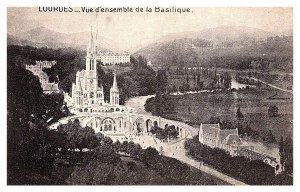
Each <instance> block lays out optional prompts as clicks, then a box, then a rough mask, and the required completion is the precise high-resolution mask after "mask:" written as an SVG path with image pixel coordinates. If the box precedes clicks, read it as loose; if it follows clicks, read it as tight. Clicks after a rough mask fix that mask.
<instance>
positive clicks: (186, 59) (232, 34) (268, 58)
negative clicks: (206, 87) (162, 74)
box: [135, 27, 293, 70]
mask: <svg viewBox="0 0 300 192" xmlns="http://www.w3.org/2000/svg"><path fill="white" fill-rule="evenodd" d="M230 29H232V30H230ZM272 35H273V34H272V33H268V32H265V31H263V30H259V29H255V28H248V27H219V28H214V29H206V30H203V31H200V32H198V33H197V32H186V33H180V34H170V35H169V36H167V37H166V38H165V39H164V40H161V41H160V42H157V43H153V44H150V45H148V46H146V47H144V48H142V49H140V50H138V51H137V52H136V53H135V54H136V55H142V56H144V57H146V58H147V60H151V62H152V64H154V65H157V66H182V65H184V66H195V65H202V66H215V65H218V66H219V67H225V68H237V69H238V68H239V67H240V68H243V69H247V68H250V65H251V62H252V61H253V62H256V61H258V62H266V63H267V64H268V65H269V64H271V65H272V66H275V68H278V69H284V70H285V69H287V68H288V69H291V68H292V61H293V37H292V36H282V37H278V36H275V37H274V36H272ZM262 64H263V63H262Z"/></svg>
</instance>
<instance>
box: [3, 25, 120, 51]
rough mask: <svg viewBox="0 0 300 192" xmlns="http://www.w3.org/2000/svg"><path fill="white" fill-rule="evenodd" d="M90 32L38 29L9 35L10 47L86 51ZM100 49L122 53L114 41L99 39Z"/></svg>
mask: <svg viewBox="0 0 300 192" xmlns="http://www.w3.org/2000/svg"><path fill="white" fill-rule="evenodd" d="M89 38H90V32H89V31H85V32H79V33H60V32H56V31H53V30H50V29H48V28H45V27H38V28H34V29H31V30H29V31H26V32H22V33H19V34H15V35H8V45H21V46H24V45H29V46H33V47H38V48H39V47H48V48H53V49H57V48H66V47H72V48H76V49H80V50H85V49H86V45H87V44H88V42H89ZM98 39H99V41H98V44H99V45H100V47H99V48H100V49H104V50H112V51H115V52H121V51H122V50H120V49H119V48H118V47H117V46H116V43H115V42H114V41H113V40H110V39H108V38H105V37H103V36H100V37H98Z"/></svg>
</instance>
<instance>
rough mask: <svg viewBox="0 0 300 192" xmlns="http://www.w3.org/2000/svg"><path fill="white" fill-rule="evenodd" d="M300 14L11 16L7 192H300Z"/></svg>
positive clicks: (158, 11) (69, 10)
mask: <svg viewBox="0 0 300 192" xmlns="http://www.w3.org/2000/svg"><path fill="white" fill-rule="evenodd" d="M293 43H294V41H293V7H175V6H170V7H163V6H162V7H160V6H153V7H151V6H148V7H147V6H143V7H142V6H140V7H138V6H136V7H130V6H124V7H104V6H103V7H102V6H100V5H99V6H98V7H54V6H53V7H7V64H6V68H7V69H6V70H7V115H6V117H7V129H6V132H7V136H6V137H7V165H6V166H7V170H6V171H7V178H6V179H7V185H8V186H12V185H63V186H65V185H102V186H103V185H109V186H111V185H123V186H124V185H126V186H127V185H139V186H141V185H142V186H144V185H158V186H161V185H164V186H166V185H167V186H173V185H176V186H180V185H189V186H199V185H209V186H212V185H213V186H219V185H221V186H224V185H226V186H227V185H238V186H245V185H256V186H257V185H259V186H261V185H264V186H274V185H280V186H281V185H285V186H286V185H288V186H292V185H293V184H294V182H293V175H294V174H293V157H294V155H293V146H294V145H293V108H294V107H293V78H294V77H293Z"/></svg>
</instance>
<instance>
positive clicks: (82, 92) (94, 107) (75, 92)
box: [65, 31, 125, 114]
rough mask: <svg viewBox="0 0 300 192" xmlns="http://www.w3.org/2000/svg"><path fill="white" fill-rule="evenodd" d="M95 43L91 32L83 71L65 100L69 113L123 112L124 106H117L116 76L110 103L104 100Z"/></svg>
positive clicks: (77, 75) (78, 75)
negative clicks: (99, 80) (69, 108)
mask: <svg viewBox="0 0 300 192" xmlns="http://www.w3.org/2000/svg"><path fill="white" fill-rule="evenodd" d="M96 44H97V42H94V37H93V32H92V31H91V36H90V40H89V44H88V46H87V55H86V64H85V70H82V71H78V72H77V74H76V81H75V83H73V84H72V94H71V97H69V96H68V95H66V96H65V100H66V101H67V102H68V103H69V106H71V112H72V113H74V114H78V113H102V112H118V111H124V110H125V108H124V106H120V105H119V89H118V85H117V78H116V74H114V80H113V84H112V87H111V88H110V101H105V100H104V92H103V86H102V85H101V84H100V85H99V84H98V76H97V51H98V50H97V45H96Z"/></svg>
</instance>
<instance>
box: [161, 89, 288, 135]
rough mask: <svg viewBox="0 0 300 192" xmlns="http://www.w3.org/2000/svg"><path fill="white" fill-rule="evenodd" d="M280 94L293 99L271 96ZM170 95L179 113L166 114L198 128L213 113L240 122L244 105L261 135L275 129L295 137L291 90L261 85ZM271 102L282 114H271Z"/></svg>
mask: <svg viewBox="0 0 300 192" xmlns="http://www.w3.org/2000/svg"><path fill="white" fill-rule="evenodd" d="M276 93H277V95H278V97H279V98H290V99H268V98H269V97H270V96H273V95H275V94H276ZM170 98H171V101H173V102H174V105H175V113H172V114H164V117H166V118H171V119H177V120H181V121H184V122H188V123H190V124H192V125H194V126H196V127H198V126H199V125H200V123H203V122H207V121H208V120H209V118H210V117H212V116H215V117H220V118H221V119H222V120H224V119H228V120H230V121H236V111H237V109H238V108H239V107H240V108H241V112H242V113H243V114H244V121H245V122H246V123H249V125H250V126H251V128H252V129H253V130H257V131H259V133H260V134H263V132H264V131H268V130H272V132H273V133H274V134H275V136H276V138H279V137H280V136H281V135H282V136H284V137H286V136H292V120H293V119H292V113H293V103H292V99H293V96H292V95H291V94H289V93H282V92H278V91H277V90H274V89H269V88H261V89H250V90H240V91H236V92H228V91H227V92H225V91H223V92H214V93H197V94H187V95H172V96H170ZM270 105H276V106H277V107H278V109H279V110H278V112H279V116H278V117H268V108H269V106H270Z"/></svg>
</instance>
